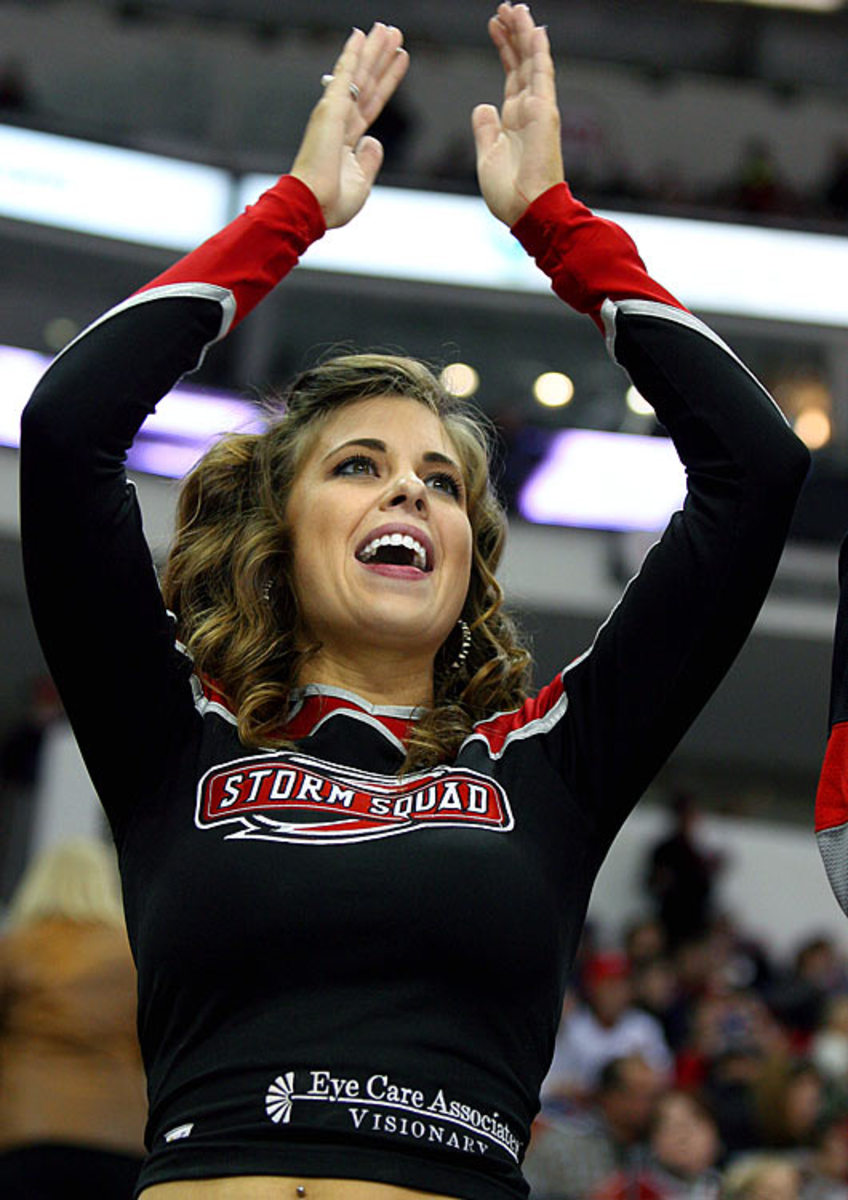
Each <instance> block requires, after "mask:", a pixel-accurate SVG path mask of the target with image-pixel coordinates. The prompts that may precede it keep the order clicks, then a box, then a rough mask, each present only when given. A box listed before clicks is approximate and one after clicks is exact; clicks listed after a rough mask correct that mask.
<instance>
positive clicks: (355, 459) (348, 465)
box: [333, 454, 377, 475]
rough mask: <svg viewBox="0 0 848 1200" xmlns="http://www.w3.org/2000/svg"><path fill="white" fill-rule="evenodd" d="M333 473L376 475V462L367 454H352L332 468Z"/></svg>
mask: <svg viewBox="0 0 848 1200" xmlns="http://www.w3.org/2000/svg"><path fill="white" fill-rule="evenodd" d="M333 474H334V475H376V474H377V464H376V463H375V462H374V459H373V458H369V457H368V455H367V454H352V455H351V456H350V458H346V459H344V460H343V461H342V462H340V463H339V464H338V466H337V467H335V469H334V470H333Z"/></svg>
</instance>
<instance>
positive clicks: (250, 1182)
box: [139, 1175, 454, 1200]
mask: <svg viewBox="0 0 848 1200" xmlns="http://www.w3.org/2000/svg"><path fill="white" fill-rule="evenodd" d="M139 1200H454V1198H453V1197H451V1196H445V1195H443V1193H441V1192H419V1191H416V1190H415V1188H405V1187H395V1185H394V1184H391V1183H371V1182H370V1181H369V1180H367V1179H309V1178H303V1177H301V1178H297V1177H296V1176H293V1175H292V1176H289V1175H239V1176H235V1177H232V1178H224V1179H186V1180H177V1181H174V1182H173V1183H156V1184H154V1185H153V1186H152V1187H148V1188H145V1189H144V1191H143V1192H142V1193H141V1196H140V1197H139Z"/></svg>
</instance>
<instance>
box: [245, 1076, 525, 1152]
mask: <svg viewBox="0 0 848 1200" xmlns="http://www.w3.org/2000/svg"><path fill="white" fill-rule="evenodd" d="M295 1108H297V1115H296V1118H295V1119H296V1120H297V1121H298V1123H300V1122H301V1121H302V1122H305V1123H306V1124H309V1123H310V1119H311V1118H313V1117H314V1116H318V1115H319V1111H320V1110H323V1112H322V1113H321V1116H319V1120H323V1121H326V1120H327V1119H329V1120H330V1121H331V1122H333V1118H335V1120H336V1121H338V1122H339V1123H340V1128H343V1129H344V1128H347V1129H353V1130H356V1131H358V1132H361V1133H364V1134H369V1135H371V1136H372V1137H373V1135H375V1134H379V1135H382V1136H389V1137H393V1138H404V1139H407V1140H409V1141H416V1142H423V1143H427V1144H429V1145H436V1146H441V1147H444V1148H446V1149H450V1150H460V1151H463V1152H464V1153H466V1154H475V1155H484V1154H488V1153H489V1152H490V1151H494V1152H496V1153H497V1152H498V1151H501V1152H503V1153H505V1154H506V1155H508V1156H509V1157H510V1158H511V1159H512V1160H513V1162H516V1163H517V1162H518V1161H519V1160H520V1157H521V1149H522V1143H521V1139H520V1138H519V1137H518V1136H517V1134H516V1133H515V1132H514V1131H513V1129H512V1128H511V1127H510V1124H509V1122H508V1121H506V1120H505V1119H504V1118H503V1117H502V1116H501V1114H500V1113H498V1112H492V1111H490V1110H489V1109H487V1108H483V1107H480V1106H478V1105H475V1104H469V1103H468V1102H467V1101H463V1100H460V1099H458V1098H457V1097H455V1096H453V1095H452V1094H451V1093H450V1092H448V1091H447V1090H446V1089H445V1088H443V1087H438V1088H430V1089H425V1088H417V1087H411V1086H409V1085H407V1084H401V1083H399V1082H397V1081H396V1080H393V1079H392V1078H391V1077H390V1076H389V1075H388V1074H386V1072H384V1071H375V1072H374V1073H373V1074H371V1075H369V1076H367V1077H360V1076H350V1077H346V1076H342V1075H334V1074H333V1073H332V1071H328V1070H326V1069H323V1068H316V1069H312V1070H308V1071H298V1072H295V1071H281V1072H280V1073H279V1074H278V1075H277V1076H276V1077H275V1078H274V1079H273V1081H272V1082H271V1083H270V1085H269V1087H268V1089H267V1092H266V1094H265V1112H266V1113H267V1115H268V1117H269V1118H270V1119H271V1120H272V1121H273V1122H274V1124H275V1125H288V1124H290V1123H291V1122H292V1119H293V1115H294V1113H295ZM324 1127H326V1126H324Z"/></svg>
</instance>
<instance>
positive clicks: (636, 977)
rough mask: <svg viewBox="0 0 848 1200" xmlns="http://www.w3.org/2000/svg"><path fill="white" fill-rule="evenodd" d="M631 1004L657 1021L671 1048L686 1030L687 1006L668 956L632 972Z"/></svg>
mask: <svg viewBox="0 0 848 1200" xmlns="http://www.w3.org/2000/svg"><path fill="white" fill-rule="evenodd" d="M631 977H632V981H633V1003H634V1004H635V1005H636V1007H637V1008H640V1009H641V1010H642V1012H646V1013H648V1015H649V1016H651V1017H653V1018H654V1020H655V1021H658V1022H659V1024H660V1026H661V1028H662V1031H663V1036H664V1038H665V1040H666V1042H667V1044H668V1046H669V1048H670V1049H671V1050H672V1051H676V1050H678V1049H679V1048H680V1047H681V1045H682V1044H683V1042H684V1040H685V1038H686V1037H687V1035H688V1033H689V1013H688V1006H687V1005H686V1003H685V1001H684V1000H683V998H682V996H681V993H680V989H679V987H678V979H677V971H676V970H675V967H674V963H673V962H672V960H671V959H670V958H664V957H663V958H653V959H649V960H648V961H647V962H642V963H639V964H638V965H637V966H635V967H634V968H633V971H632V976H631Z"/></svg>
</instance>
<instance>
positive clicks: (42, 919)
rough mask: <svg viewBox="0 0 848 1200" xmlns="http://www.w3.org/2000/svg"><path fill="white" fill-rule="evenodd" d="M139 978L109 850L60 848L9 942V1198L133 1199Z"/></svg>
mask: <svg viewBox="0 0 848 1200" xmlns="http://www.w3.org/2000/svg"><path fill="white" fill-rule="evenodd" d="M135 988H136V979H135V968H134V966H133V962H132V958H131V956H130V949H129V945H128V943H127V935H126V930H125V927H124V920H123V909H122V906H121V899H120V892H119V888H118V882H117V870H116V867H115V863H114V857H113V854H112V852H111V851H110V850H108V849H107V848H106V846H105V845H102V844H100V843H97V842H85V841H82V840H79V841H75V842H67V843H65V844H64V845H61V846H58V847H55V848H54V849H53V850H51V851H50V852H49V853H47V854H45V855H43V856H42V857H40V858H39V859H37V860H36V861H35V863H34V864H33V865H32V866H31V867H30V868H29V870H28V871H27V873H26V874H25V876H24V878H23V880H22V881H21V884H20V886H19V888H18V890H17V892H16V893H15V896H14V898H13V902H12V904H11V906H10V910H9V920H8V925H7V930H6V932H5V934H4V936H3V938H2V940H0V1196H2V1197H3V1200H53V1198H54V1197H55V1198H56V1200H60V1198H61V1200H70V1198H71V1197H75V1196H85V1197H97V1200H129V1197H131V1196H132V1191H133V1186H134V1183H135V1179H136V1176H137V1175H138V1170H139V1167H140V1165H141V1158H142V1155H143V1149H142V1131H143V1128H144V1120H145V1110H146V1104H145V1095H144V1076H143V1072H142V1067H141V1059H140V1052H139V1048H138V1043H137V1040H136V1033H135V1015H136V1001H135Z"/></svg>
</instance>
